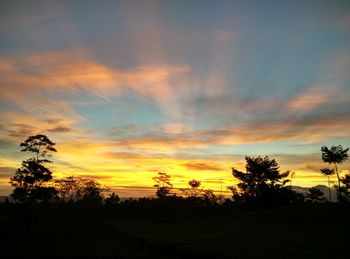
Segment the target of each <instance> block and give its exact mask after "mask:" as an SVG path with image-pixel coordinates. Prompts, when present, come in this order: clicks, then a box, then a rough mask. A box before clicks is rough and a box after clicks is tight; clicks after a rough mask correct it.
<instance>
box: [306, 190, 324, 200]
mask: <svg viewBox="0 0 350 259" xmlns="http://www.w3.org/2000/svg"><path fill="white" fill-rule="evenodd" d="M305 198H306V201H309V202H325V201H326V198H325V197H324V193H323V192H322V191H321V190H320V189H318V188H316V187H312V188H310V189H309V192H308V193H306V197H305Z"/></svg>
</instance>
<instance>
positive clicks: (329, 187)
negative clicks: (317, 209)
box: [327, 175, 332, 202]
mask: <svg viewBox="0 0 350 259" xmlns="http://www.w3.org/2000/svg"><path fill="white" fill-rule="evenodd" d="M327 177H328V194H329V202H332V194H331V182H330V181H329V175H328V176H327Z"/></svg>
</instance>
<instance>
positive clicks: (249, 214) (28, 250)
mask: <svg viewBox="0 0 350 259" xmlns="http://www.w3.org/2000/svg"><path fill="white" fill-rule="evenodd" d="M0 219H1V238H2V242H1V254H2V256H1V258H10V257H18V256H21V257H25V258H49V257H50V258H52V257H63V258H78V257H88V256H89V258H90V257H93V258H348V257H349V252H348V251H349V250H348V244H349V233H350V225H349V219H350V209H349V208H348V207H346V206H340V205H336V204H320V205H312V204H302V205H298V206H289V207H281V208H275V209H268V210H260V211H237V210H227V209H226V210H222V209H218V210H217V211H213V210H210V211H205V210H203V211H200V213H198V211H196V213H194V212H193V211H192V210H183V211H181V210H180V211H179V210H178V209H177V211H176V212H175V211H171V210H169V211H167V213H160V214H157V213H155V214H149V213H144V211H143V210H141V209H140V210H137V209H136V210H133V212H132V213H131V212H130V211H129V212H128V213H125V212H122V211H120V210H119V209H105V208H100V209H98V208H95V209H93V208H84V207H77V206H63V207H62V206H61V207H36V208H23V207H13V206H11V207H10V208H9V207H6V206H2V207H1V214H0Z"/></svg>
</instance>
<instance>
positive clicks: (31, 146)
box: [10, 135, 57, 202]
mask: <svg viewBox="0 0 350 259" xmlns="http://www.w3.org/2000/svg"><path fill="white" fill-rule="evenodd" d="M54 145H55V143H53V142H52V141H51V140H50V139H49V138H48V137H47V136H45V135H35V136H31V137H29V138H27V139H26V140H25V141H24V142H22V143H21V144H20V146H21V147H23V149H22V150H21V151H23V152H26V151H28V152H32V153H34V156H33V157H31V158H29V159H27V160H25V161H23V162H22V166H21V168H19V169H17V171H16V173H15V175H14V177H12V178H11V179H10V183H11V185H12V186H14V187H15V189H14V191H13V193H12V195H11V196H12V198H13V199H14V200H17V201H20V202H28V201H48V200H50V199H52V198H55V197H56V196H57V192H56V190H55V188H54V187H51V186H47V184H48V182H49V181H51V179H52V172H51V171H50V169H48V168H47V167H46V166H45V164H46V163H52V161H50V160H48V159H47V158H48V157H51V153H52V152H57V150H56V149H55V148H54Z"/></svg>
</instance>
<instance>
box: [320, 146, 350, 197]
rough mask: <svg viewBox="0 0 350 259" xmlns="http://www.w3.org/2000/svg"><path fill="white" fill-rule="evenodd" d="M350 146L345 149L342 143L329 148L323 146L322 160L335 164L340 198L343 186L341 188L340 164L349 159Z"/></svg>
mask: <svg viewBox="0 0 350 259" xmlns="http://www.w3.org/2000/svg"><path fill="white" fill-rule="evenodd" d="M348 150H349V149H348V148H346V149H343V147H342V146H341V145H339V146H332V147H331V148H328V147H326V146H323V147H321V152H322V160H323V162H325V163H329V164H334V168H335V173H336V175H337V179H338V188H337V196H338V200H339V199H340V196H341V188H340V174H339V171H338V166H337V165H338V164H342V163H343V162H344V161H345V160H347V159H348V154H347V152H348Z"/></svg>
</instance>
